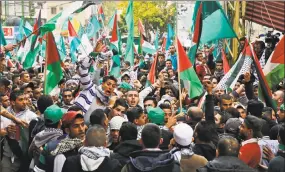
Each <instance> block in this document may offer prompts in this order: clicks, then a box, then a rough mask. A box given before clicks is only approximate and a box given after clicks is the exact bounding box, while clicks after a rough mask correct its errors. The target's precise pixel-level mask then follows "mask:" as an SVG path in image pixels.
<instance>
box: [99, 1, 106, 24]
mask: <svg viewBox="0 0 285 172" xmlns="http://www.w3.org/2000/svg"><path fill="white" fill-rule="evenodd" d="M98 14H99V20H100V19H101V20H102V21H104V20H105V15H104V11H103V6H102V5H100V7H99V9H98Z"/></svg>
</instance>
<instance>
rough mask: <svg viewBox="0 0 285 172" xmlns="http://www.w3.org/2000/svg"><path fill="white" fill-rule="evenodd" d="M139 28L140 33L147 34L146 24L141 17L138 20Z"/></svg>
mask: <svg viewBox="0 0 285 172" xmlns="http://www.w3.org/2000/svg"><path fill="white" fill-rule="evenodd" d="M138 30H139V33H141V34H142V35H143V36H146V35H145V29H144V26H143V24H142V21H141V20H140V19H139V21H138Z"/></svg>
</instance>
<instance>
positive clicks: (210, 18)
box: [192, 1, 237, 44]
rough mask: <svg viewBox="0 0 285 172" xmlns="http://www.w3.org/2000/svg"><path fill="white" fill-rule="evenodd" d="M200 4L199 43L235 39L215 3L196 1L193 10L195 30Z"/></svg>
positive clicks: (219, 7) (221, 10)
mask: <svg viewBox="0 0 285 172" xmlns="http://www.w3.org/2000/svg"><path fill="white" fill-rule="evenodd" d="M201 3H202V31H201V37H200V43H202V44H206V43H208V42H210V41H214V40H218V39H224V38H234V37H237V35H236V33H235V31H234V30H233V28H232V26H231V24H230V22H229V20H228V18H227V16H226V15H225V13H224V11H223V9H222V7H221V5H220V3H219V2H217V1H197V2H196V4H195V8H194V15H193V19H192V20H193V26H192V31H193V30H194V28H195V23H196V18H197V15H198V14H199V13H198V10H199V7H200V4H201Z"/></svg>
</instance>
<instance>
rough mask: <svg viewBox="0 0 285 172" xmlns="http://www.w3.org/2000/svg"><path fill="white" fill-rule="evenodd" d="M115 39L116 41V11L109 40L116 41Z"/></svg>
mask: <svg viewBox="0 0 285 172" xmlns="http://www.w3.org/2000/svg"><path fill="white" fill-rule="evenodd" d="M116 41H118V35H117V13H115V18H114V24H113V30H112V37H111V39H110V42H116Z"/></svg>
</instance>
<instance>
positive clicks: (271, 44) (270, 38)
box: [265, 31, 280, 50]
mask: <svg viewBox="0 0 285 172" xmlns="http://www.w3.org/2000/svg"><path fill="white" fill-rule="evenodd" d="M279 36H280V34H279V33H276V34H275V35H273V33H272V31H268V32H267V34H266V35H265V43H267V47H268V48H270V49H272V50H273V49H274V48H275V45H276V44H277V43H278V42H279V38H278V37H279Z"/></svg>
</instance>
